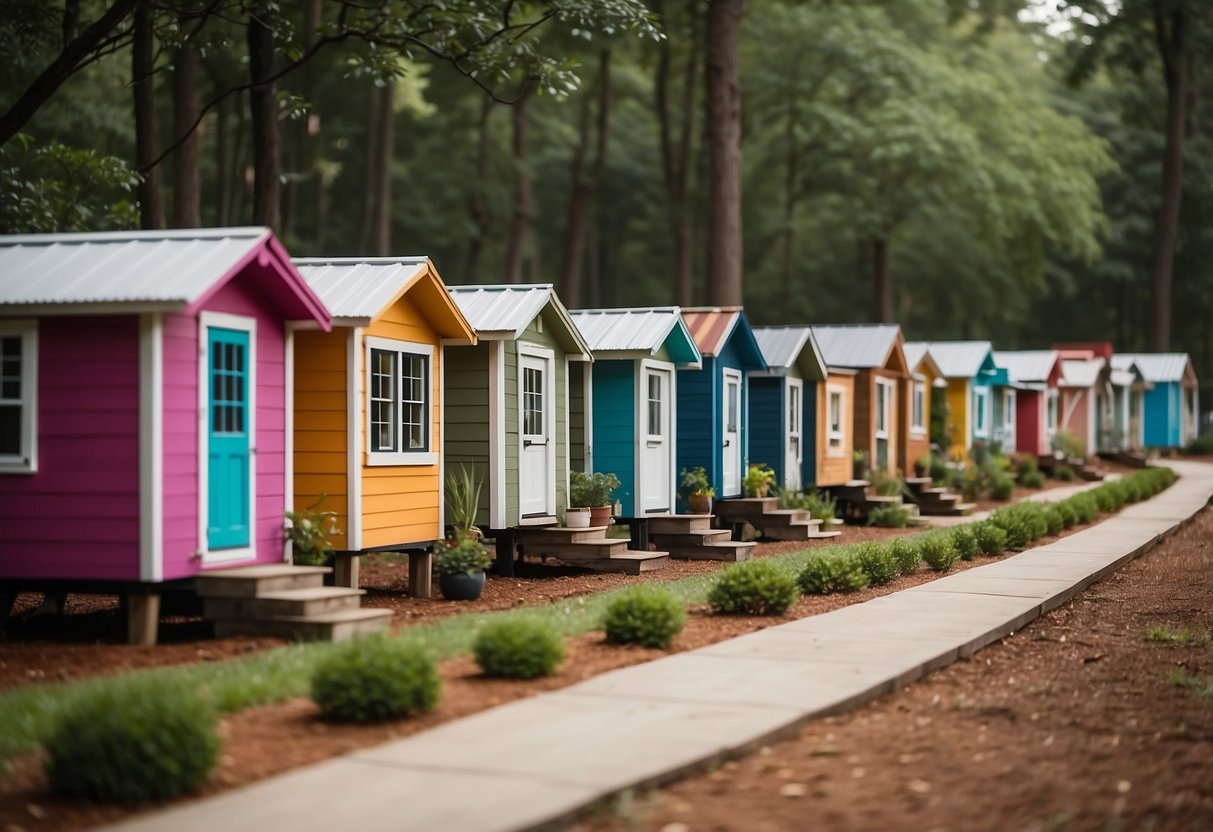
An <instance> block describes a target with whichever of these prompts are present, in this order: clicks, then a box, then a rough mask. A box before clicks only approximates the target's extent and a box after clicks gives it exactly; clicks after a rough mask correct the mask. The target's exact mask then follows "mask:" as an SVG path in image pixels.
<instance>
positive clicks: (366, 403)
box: [289, 257, 476, 594]
mask: <svg viewBox="0 0 1213 832" xmlns="http://www.w3.org/2000/svg"><path fill="white" fill-rule="evenodd" d="M294 263H295V266H296V267H297V268H298V269H299V272H300V273H301V274H302V275H303V276H304V278H305V279H306V280H307V282H308V285H309V286H310V287H311V288H312V290H313V291H315V292H316V294H317V295H318V296H319V297H321V298H322V299H326V300H325V305H326V306H327V307H328V308H329V310H330V311H331V312H332V314H333V329H332V332H321V331H320V330H318V329H302V330H300V331H298V332H296V333H295V338H294V341H295V351H294V356H293V359H294V361H293V368H289V372H290V373H291V377H292V378H293V385H292V386H291V388H290V392H291V394H292V395H293V399H294V401H293V404H292V406H291V410H292V412H293V414H294V429H293V433H294V437H295V454H294V460H293V461H294V470H293V472H291V476H290V478H289V479H290V481H291V482H292V483H293V486H294V497H293V504H294V506H295V509H296V510H300V509H304V508H307V507H309V506H313V505H315V506H316V509H317V510H318V511H332V512H335V513H336V520H337V528H338V529H339V532H338V533H337V534H336V535H335V536H334V538H333V540H332V541H331V542H332V544H333V548H334V549H336V550H337V551H338V552H342V553H353V554H361V553H365V552H368V551H409V550H422V549H428V548H429V547H430V546H431V545H432V544H433V543H434V541H436V540H438V539H440V538H441V537H442V535H443V505H442V503H443V455H442V430H443V421H442V412H443V398H442V396H443V384H442V379H443V374H444V372H445V355H444V345H445V344H448V343H453V344H474V343H476V335H475V333H474V332H473V331H472V329H471V327H470V326H468V323H467V321H466V320H465V319H464V317H463V315H462V314H461V313H460V312H459V308H458V307H457V306H456V305H455V303H454V301H452V300H451V297H450V295H449V294H448V293H447V291H446V286H445V285H444V284H443V282H442V278H441V277H439V275H438V272H437V271H436V270H435V269H434V265H433V264H432V263H431V262H430V261H429V259H428V258H425V257H407V258H374V259H363V258H341V259H301V260H295V261H294ZM350 563H351V564H356V563H357V561H356V560H352V561H350ZM347 580H348V582H350V583H353V584H356V582H357V573H356V568H355V569H354V571H353V574H351V575H349V576H347ZM342 582H345V581H342ZM410 584H411V581H410ZM414 589H415V588H414V587H413V586H411V585H410V591H411V592H412V591H414ZM427 594H428V593H427Z"/></svg>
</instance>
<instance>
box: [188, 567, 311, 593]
mask: <svg viewBox="0 0 1213 832" xmlns="http://www.w3.org/2000/svg"><path fill="white" fill-rule="evenodd" d="M332 571H333V570H332V569H331V568H329V567H327V566H294V565H292V564H289V563H267V564H261V565H258V566H237V567H234V568H232V569H215V570H213V571H210V572H203V573H201V574H199V575H198V576H197V577H195V578H194V587H195V590H196V591H197V593H198V594H199V595H200V596H202V597H203V598H256V597H258V596H259V595H263V594H265V593H267V592H282V591H284V590H291V589H307V588H309V587H320V586H323V585H324V576H325V575H327V574H328V573H330V572H332Z"/></svg>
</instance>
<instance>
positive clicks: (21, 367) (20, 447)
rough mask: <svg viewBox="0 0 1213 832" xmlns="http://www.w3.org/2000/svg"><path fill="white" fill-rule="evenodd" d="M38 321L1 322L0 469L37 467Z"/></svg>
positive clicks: (17, 469)
mask: <svg viewBox="0 0 1213 832" xmlns="http://www.w3.org/2000/svg"><path fill="white" fill-rule="evenodd" d="M37 335H38V330H37V324H36V323H35V322H33V321H28V322H26V321H7V322H2V323H0V472H30V471H33V470H35V469H36V467H37V466H36V461H35V450H36V446H37V441H36V440H37V414H36V412H35V409H36V405H35V401H34V399H35V392H36V390H37V382H36V380H35V373H36V369H37V360H36V358H37Z"/></svg>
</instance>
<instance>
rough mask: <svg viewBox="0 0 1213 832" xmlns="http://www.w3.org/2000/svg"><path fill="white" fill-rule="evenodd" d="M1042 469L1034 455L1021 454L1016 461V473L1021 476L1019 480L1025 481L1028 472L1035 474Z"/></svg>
mask: <svg viewBox="0 0 1213 832" xmlns="http://www.w3.org/2000/svg"><path fill="white" fill-rule="evenodd" d="M1039 471H1040V464H1039V463H1037V461H1036V457H1034V456H1021V457H1019V459H1018V461H1017V462H1016V463H1015V473H1016V474H1017V475H1018V477H1019V481H1020V482H1023V478H1024V476H1026V475H1027V474H1035V473H1037V472H1039Z"/></svg>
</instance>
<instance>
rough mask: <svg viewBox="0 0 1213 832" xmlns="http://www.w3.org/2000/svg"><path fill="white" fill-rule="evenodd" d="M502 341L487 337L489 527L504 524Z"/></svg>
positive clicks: (498, 527) (503, 356) (503, 375)
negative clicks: (491, 339)
mask: <svg viewBox="0 0 1213 832" xmlns="http://www.w3.org/2000/svg"><path fill="white" fill-rule="evenodd" d="M505 490H506V488H505V342H504V341H489V527H490V528H494V529H501V528H505Z"/></svg>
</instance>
